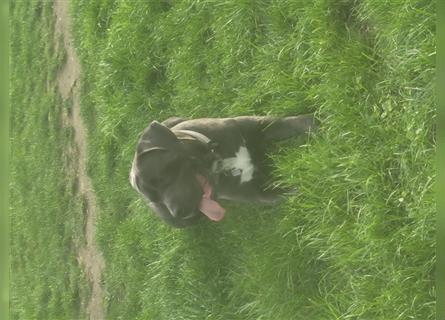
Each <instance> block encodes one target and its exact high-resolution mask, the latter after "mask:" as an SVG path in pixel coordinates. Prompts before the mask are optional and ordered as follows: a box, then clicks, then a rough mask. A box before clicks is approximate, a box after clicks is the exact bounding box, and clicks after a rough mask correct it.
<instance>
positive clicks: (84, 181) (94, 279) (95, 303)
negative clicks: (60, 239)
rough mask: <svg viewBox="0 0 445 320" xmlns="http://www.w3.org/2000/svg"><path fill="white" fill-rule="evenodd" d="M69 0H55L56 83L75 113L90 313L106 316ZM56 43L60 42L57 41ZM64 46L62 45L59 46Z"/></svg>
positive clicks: (93, 316)
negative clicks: (61, 61)
mask: <svg viewBox="0 0 445 320" xmlns="http://www.w3.org/2000/svg"><path fill="white" fill-rule="evenodd" d="M69 4H70V2H69V1H66V0H56V1H55V2H54V14H55V17H56V23H55V34H56V37H58V36H59V35H62V36H63V44H64V48H62V50H63V49H64V50H65V51H66V56H67V59H66V63H65V65H64V66H63V67H62V68H61V69H60V71H59V73H58V75H57V85H58V89H59V92H60V94H61V96H62V98H63V99H64V100H68V99H71V100H72V102H73V105H72V114H71V116H70V117H66V119H64V120H65V122H67V123H66V125H70V126H72V127H73V128H74V131H75V144H76V146H77V150H78V159H79V160H78V163H77V176H78V179H79V193H80V195H82V196H83V197H84V198H85V199H86V203H87V208H86V211H87V218H86V227H85V237H86V245H85V247H83V248H80V249H79V253H78V261H79V262H80V263H81V264H82V265H83V267H84V269H85V272H86V274H87V276H88V279H89V281H90V282H91V286H92V292H91V297H90V301H89V302H88V307H87V314H88V316H89V319H94V320H99V319H104V305H103V301H104V292H103V289H102V286H101V275H102V271H103V269H104V267H105V262H104V259H103V257H102V254H101V252H100V251H99V249H98V247H97V244H96V240H95V225H96V220H97V215H98V207H97V201H96V195H95V194H94V191H93V187H92V183H91V179H90V177H89V176H88V175H87V168H86V163H87V141H86V130H85V127H84V124H83V122H82V118H81V116H80V72H81V68H80V63H79V58H78V57H77V55H76V52H75V50H74V46H73V37H72V35H71V17H70V16H69V12H68V9H69ZM56 43H57V42H56ZM58 49H61V48H58Z"/></svg>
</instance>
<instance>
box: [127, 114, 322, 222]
mask: <svg viewBox="0 0 445 320" xmlns="http://www.w3.org/2000/svg"><path fill="white" fill-rule="evenodd" d="M316 123H317V121H316V120H315V118H314V116H313V114H305V115H299V116H292V117H283V118H277V117H270V116H242V117H235V118H221V119H210V118H206V119H193V120H184V119H180V118H170V119H167V120H166V121H164V122H162V123H159V122H158V121H153V122H151V123H150V125H149V126H148V127H147V128H146V129H145V130H144V132H143V133H142V136H141V137H140V139H139V142H138V144H137V148H136V154H135V156H134V160H133V164H132V168H131V171H130V183H131V185H132V186H133V188H134V189H136V190H137V191H138V192H139V193H140V194H141V195H142V196H143V198H144V199H145V200H146V201H147V203H148V205H149V206H150V207H151V208H152V209H153V211H154V212H156V213H157V214H158V215H159V217H160V218H162V220H164V221H165V222H166V223H168V224H169V225H171V226H173V227H177V228H183V227H186V226H190V225H193V224H195V223H197V222H198V221H199V220H200V219H202V218H203V217H207V218H208V219H210V220H213V221H220V220H221V219H223V217H224V214H225V210H224V208H223V207H221V205H220V204H219V203H218V200H219V199H227V200H234V201H241V202H257V203H263V204H273V203H276V202H277V201H279V200H280V199H282V197H283V190H282V189H279V188H277V187H275V188H274V187H271V183H270V182H271V181H272V180H271V176H270V172H271V166H270V159H269V158H268V157H267V156H266V147H267V146H269V145H270V144H271V143H273V142H275V141H279V140H283V139H288V138H292V137H297V136H302V135H306V134H307V133H309V132H310V131H312V130H314V129H315V127H316V126H317V124H316Z"/></svg>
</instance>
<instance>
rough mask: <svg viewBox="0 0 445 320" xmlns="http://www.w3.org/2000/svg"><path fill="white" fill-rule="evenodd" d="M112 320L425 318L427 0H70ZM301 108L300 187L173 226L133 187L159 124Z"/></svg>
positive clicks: (296, 149) (293, 164)
mask: <svg viewBox="0 0 445 320" xmlns="http://www.w3.org/2000/svg"><path fill="white" fill-rule="evenodd" d="M72 9H73V10H72V12H73V15H74V19H75V25H74V32H75V35H76V45H77V47H78V50H79V53H80V55H81V58H82V61H83V68H84V75H83V80H82V83H83V114H84V116H85V118H86V120H87V123H88V130H89V134H90V139H89V144H90V148H89V150H91V154H90V159H89V161H90V165H89V170H90V173H91V175H92V177H93V180H94V186H95V189H96V191H97V193H98V197H99V203H100V207H101V218H100V223H99V225H98V228H99V241H100V244H101V247H102V249H103V251H104V254H105V257H106V260H107V270H106V275H105V282H104V285H105V287H106V290H107V305H108V317H109V318H110V319H116V318H121V319H243V320H244V319H279V320H283V319H373V320H374V319H382V320H383V319H385V320H386V319H433V318H434V298H435V291H434V286H433V269H434V261H435V257H434V245H435V243H434V232H435V227H434V214H435V205H434V198H433V191H432V190H433V185H434V181H435V168H434V160H433V159H434V150H435V141H434V114H435V105H434V95H435V94H434V90H433V83H434V59H435V40H434V34H435V12H434V3H433V2H432V1H415V0H410V1H405V0H403V1H401V0H400V1H371V0H363V1H346V0H341V1H328V0H316V1H311V2H307V1H272V0H271V1H218V2H217V1H111V0H109V1H106V0H104V1H94V2H92V1H86V0H76V1H74V3H73V8H72ZM309 111H313V112H315V113H316V115H317V116H318V118H319V119H320V120H321V128H320V130H319V132H318V133H317V134H315V135H314V136H312V137H311V138H310V139H309V140H308V141H307V143H305V144H304V145H301V146H299V145H298V144H297V143H296V142H287V143H284V144H280V146H279V147H278V150H277V152H275V153H273V154H272V157H273V159H274V161H275V163H276V166H277V170H276V175H277V176H279V177H280V180H281V182H282V183H283V184H287V185H290V186H292V187H296V188H298V190H299V192H298V194H296V195H294V196H291V197H290V198H289V199H288V201H287V202H286V203H285V204H283V205H281V206H279V207H273V208H267V207H259V206H253V205H252V206H246V205H235V204H230V203H225V204H224V205H225V206H226V207H227V208H228V215H227V217H226V219H225V220H224V221H223V222H221V223H218V224H214V223H211V222H207V223H204V224H202V225H200V226H197V227H195V228H191V229H186V230H179V231H178V230H172V229H170V228H169V227H167V226H165V225H163V224H162V223H161V222H160V221H159V220H158V219H157V218H156V217H154V216H153V215H152V214H151V213H150V212H149V210H148V209H147V208H146V206H145V204H144V203H143V201H141V199H139V197H138V196H137V195H136V194H135V192H134V191H133V190H131V188H130V186H129V184H128V171H129V167H130V162H131V158H132V156H133V152H134V148H135V144H136V141H137V138H138V134H139V133H140V131H141V130H142V129H143V128H144V127H145V126H146V125H147V124H148V123H149V122H150V121H151V120H153V119H158V120H163V119H165V118H167V117H169V116H173V115H175V116H183V117H201V116H206V117H211V116H212V117H219V116H235V115H244V114H258V115H262V114H274V115H288V114H298V113H303V112H309Z"/></svg>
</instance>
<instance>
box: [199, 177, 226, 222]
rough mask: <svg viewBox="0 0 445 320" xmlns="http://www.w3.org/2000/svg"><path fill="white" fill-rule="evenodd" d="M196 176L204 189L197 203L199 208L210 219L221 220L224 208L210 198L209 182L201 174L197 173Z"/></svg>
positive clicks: (210, 188)
mask: <svg viewBox="0 0 445 320" xmlns="http://www.w3.org/2000/svg"><path fill="white" fill-rule="evenodd" d="M196 178H197V179H198V182H199V184H200V185H201V187H202V190H203V191H204V194H203V195H202V199H201V203H200V204H199V210H200V211H201V212H202V213H204V214H205V215H206V216H207V217H208V218H209V219H210V220H213V221H221V220H222V219H223V218H224V214H225V212H226V210H224V208H223V207H221V206H220V204H219V203H218V202H216V201H214V200H212V199H211V198H210V196H211V195H212V187H211V186H210V183H209V182H208V181H207V180H206V179H205V178H204V177H203V176H200V175H197V176H196Z"/></svg>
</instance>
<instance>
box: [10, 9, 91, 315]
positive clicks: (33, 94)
mask: <svg viewBox="0 0 445 320" xmlns="http://www.w3.org/2000/svg"><path fill="white" fill-rule="evenodd" d="M53 24H54V18H53V11H52V5H51V2H48V1H40V2H38V1H31V2H25V1H17V2H10V30H11V38H10V41H11V42H10V50H11V51H10V54H11V55H10V57H11V58H10V59H11V60H10V68H11V69H10V70H11V76H10V97H11V105H12V107H11V119H10V128H11V130H10V141H11V150H10V151H11V152H10V154H11V157H10V181H11V182H10V217H11V233H10V234H11V239H10V245H11V274H10V284H11V286H10V298H11V300H10V318H11V319H24V320H29V319H57V320H61V319H68V320H72V319H80V318H84V317H85V311H84V306H83V304H84V303H85V300H86V299H87V298H88V296H89V291H90V289H89V287H88V285H87V282H86V279H85V276H84V274H83V272H82V271H81V269H80V268H79V265H78V262H77V261H76V250H77V248H78V247H79V246H81V245H83V241H84V240H83V225H84V221H83V220H84V219H83V213H82V199H79V197H78V196H76V189H77V186H76V179H75V176H74V173H73V170H72V169H70V168H72V166H73V164H75V163H76V159H73V158H70V157H69V156H68V154H67V153H66V148H67V147H68V146H71V147H73V146H74V142H73V131H72V129H70V128H68V127H63V126H62V124H61V123H62V121H61V116H62V113H66V108H69V107H70V103H69V102H63V101H61V98H60V96H59V95H58V94H57V89H56V86H55V78H56V72H57V69H58V67H59V66H60V65H61V63H62V62H63V61H64V53H63V52H56V50H55V43H56V41H59V40H57V39H55V37H54V33H53V28H54V27H53Z"/></svg>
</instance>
